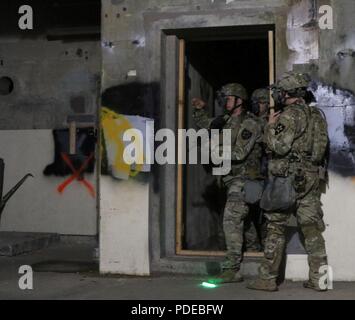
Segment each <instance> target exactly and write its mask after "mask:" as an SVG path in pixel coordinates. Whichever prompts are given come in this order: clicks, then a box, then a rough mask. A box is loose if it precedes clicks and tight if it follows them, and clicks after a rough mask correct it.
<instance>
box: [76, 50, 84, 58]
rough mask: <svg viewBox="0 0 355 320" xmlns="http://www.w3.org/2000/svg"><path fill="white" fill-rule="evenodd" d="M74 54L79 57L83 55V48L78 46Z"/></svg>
mask: <svg viewBox="0 0 355 320" xmlns="http://www.w3.org/2000/svg"><path fill="white" fill-rule="evenodd" d="M76 55H77V56H78V57H80V58H81V57H82V56H83V49H81V48H78V50H76Z"/></svg>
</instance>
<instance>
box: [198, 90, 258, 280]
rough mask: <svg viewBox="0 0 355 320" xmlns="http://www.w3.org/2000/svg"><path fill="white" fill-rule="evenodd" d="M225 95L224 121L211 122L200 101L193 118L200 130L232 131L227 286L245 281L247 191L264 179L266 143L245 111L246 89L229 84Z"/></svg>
mask: <svg viewBox="0 0 355 320" xmlns="http://www.w3.org/2000/svg"><path fill="white" fill-rule="evenodd" d="M221 92H222V95H223V96H224V97H225V98H226V103H225V109H226V112H227V114H226V115H225V116H223V117H217V118H215V119H211V118H209V117H208V115H207V113H206V112H205V111H204V110H203V108H204V107H205V105H206V104H205V103H204V102H203V101H202V100H200V99H193V101H192V105H193V106H194V107H195V110H194V112H193V118H194V120H195V123H196V125H197V126H198V127H200V128H207V129H210V128H217V127H219V128H221V129H231V135H232V140H231V141H232V148H231V151H232V152H231V159H232V169H231V172H230V173H229V174H228V175H226V176H224V177H223V178H222V180H223V184H224V185H225V186H226V188H227V202H226V206H225V210H224V217H223V230H224V233H225V239H226V245H227V256H226V259H225V261H224V262H223V264H222V269H223V272H222V274H221V275H220V277H219V279H218V281H219V282H222V283H223V282H240V281H243V277H242V275H241V272H240V265H241V260H242V247H243V233H244V221H245V219H246V217H247V215H248V211H249V208H248V205H247V204H246V202H245V200H244V194H243V187H244V184H245V180H246V179H256V178H258V177H259V175H260V159H261V154H262V148H261V146H260V144H259V143H260V142H261V140H262V128H261V127H260V125H259V123H258V122H257V121H256V120H255V119H254V117H251V116H250V115H248V114H247V112H246V110H245V101H246V100H247V99H248V96H247V93H246V90H245V88H244V87H243V86H241V85H240V84H237V83H232V84H228V85H226V86H224V87H223V88H222V90H221ZM218 152H219V151H218Z"/></svg>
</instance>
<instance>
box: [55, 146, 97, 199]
mask: <svg viewBox="0 0 355 320" xmlns="http://www.w3.org/2000/svg"><path fill="white" fill-rule="evenodd" d="M60 155H61V157H62V159H63V160H64V162H65V163H66V164H67V165H68V167H69V168H70V170H71V171H72V172H73V175H72V176H71V177H69V178H68V179H66V180H65V181H64V182H63V183H61V184H60V185H59V186H58V188H57V190H58V192H59V193H63V191H64V189H65V188H66V187H67V186H68V185H69V184H71V183H72V182H73V181H74V180H78V181H79V182H80V183H82V184H83V185H84V186H85V187H86V188H87V189H88V191H89V193H90V194H91V196H92V197H94V198H95V189H94V187H93V186H92V185H91V184H90V183H89V182H88V181H86V180H85V178H83V177H82V176H81V174H82V173H83V172H84V171H85V169H86V168H87V166H88V164H89V162H90V161H91V160H92V159H93V157H94V153H93V152H92V153H91V154H90V155H89V157H88V158H86V159H85V161H84V162H83V164H82V165H81V166H80V168H79V169H78V170H76V169H75V168H74V166H73V164H72V162H71V160H70V158H69V157H68V155H67V154H66V153H64V152H62V153H61V154H60Z"/></svg>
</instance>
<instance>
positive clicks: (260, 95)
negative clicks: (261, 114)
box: [251, 89, 270, 103]
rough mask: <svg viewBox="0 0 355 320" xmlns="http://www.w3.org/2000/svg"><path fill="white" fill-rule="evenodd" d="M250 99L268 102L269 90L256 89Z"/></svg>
mask: <svg viewBox="0 0 355 320" xmlns="http://www.w3.org/2000/svg"><path fill="white" fill-rule="evenodd" d="M251 101H252V102H259V103H260V102H261V103H270V91H269V90H268V89H256V90H255V91H254V92H253V94H252V95H251Z"/></svg>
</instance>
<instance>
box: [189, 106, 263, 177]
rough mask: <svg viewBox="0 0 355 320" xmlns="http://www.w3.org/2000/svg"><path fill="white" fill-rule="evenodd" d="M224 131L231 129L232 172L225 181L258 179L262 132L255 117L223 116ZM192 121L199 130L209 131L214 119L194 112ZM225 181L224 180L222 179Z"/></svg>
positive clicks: (244, 114)
mask: <svg viewBox="0 0 355 320" xmlns="http://www.w3.org/2000/svg"><path fill="white" fill-rule="evenodd" d="M225 117H226V118H225V119H227V122H226V124H225V125H224V127H223V130H224V129H231V141H232V148H231V151H232V153H231V159H232V170H231V172H230V173H229V174H228V175H227V176H226V180H229V179H232V178H234V177H241V178H247V179H257V178H260V171H261V157H262V146H261V143H262V139H263V134H262V132H263V130H262V126H261V123H260V122H259V121H258V119H257V117H256V116H254V115H252V114H249V113H242V114H241V115H240V116H237V117H230V116H225ZM193 119H194V121H195V123H196V125H197V126H198V127H199V128H205V129H210V126H211V123H212V122H213V120H214V118H209V117H208V115H207V113H206V111H204V110H195V111H194V113H193ZM224 180H225V179H224Z"/></svg>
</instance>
